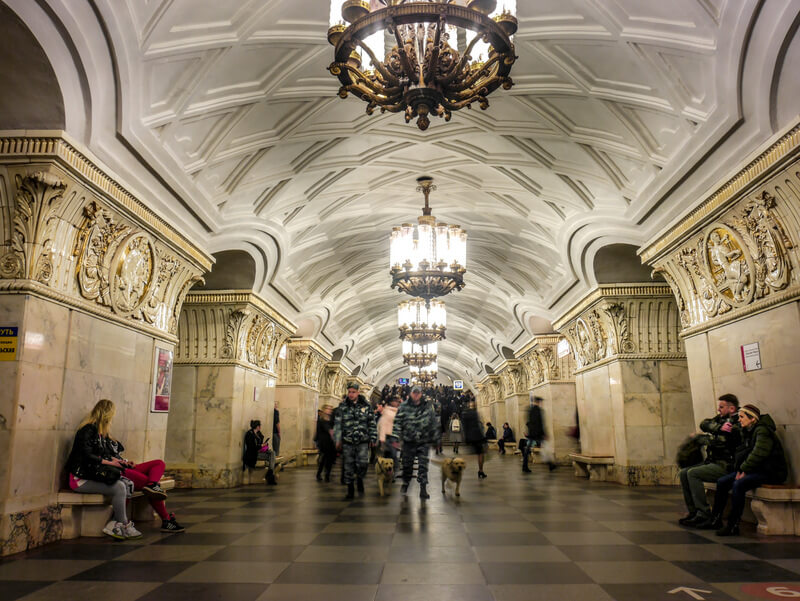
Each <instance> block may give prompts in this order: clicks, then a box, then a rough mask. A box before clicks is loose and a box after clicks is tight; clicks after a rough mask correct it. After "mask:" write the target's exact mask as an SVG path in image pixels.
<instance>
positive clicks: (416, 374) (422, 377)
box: [410, 361, 439, 382]
mask: <svg viewBox="0 0 800 601" xmlns="http://www.w3.org/2000/svg"><path fill="white" fill-rule="evenodd" d="M410 369H411V377H412V378H416V379H417V380H419V381H420V382H433V381H434V380H435V379H436V376H437V375H439V365H438V364H437V363H436V361H433V362H432V363H430V364H429V365H427V366H425V367H417V366H416V365H412V366H411V367H410Z"/></svg>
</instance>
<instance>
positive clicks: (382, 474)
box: [375, 457, 394, 496]
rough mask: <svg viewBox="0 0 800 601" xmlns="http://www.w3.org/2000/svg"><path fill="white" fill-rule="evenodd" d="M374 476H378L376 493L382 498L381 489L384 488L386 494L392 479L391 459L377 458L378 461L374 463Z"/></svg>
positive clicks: (382, 492) (392, 464) (392, 462)
mask: <svg viewBox="0 0 800 601" xmlns="http://www.w3.org/2000/svg"><path fill="white" fill-rule="evenodd" d="M375 475H376V476H378V492H379V493H380V495H381V496H383V495H384V488H383V487H384V486H386V493H388V492H389V490H388V487H389V486H390V485H391V484H392V479H393V478H394V461H393V460H392V459H391V457H378V461H377V462H376V463H375Z"/></svg>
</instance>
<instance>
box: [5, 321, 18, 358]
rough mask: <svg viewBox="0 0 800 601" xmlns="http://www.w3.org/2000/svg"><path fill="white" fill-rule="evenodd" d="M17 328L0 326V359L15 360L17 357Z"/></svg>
mask: <svg viewBox="0 0 800 601" xmlns="http://www.w3.org/2000/svg"><path fill="white" fill-rule="evenodd" d="M18 333H19V329H18V328H2V327H0V361H15V360H16V358H17V343H18V341H19V335H18Z"/></svg>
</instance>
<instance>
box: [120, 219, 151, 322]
mask: <svg viewBox="0 0 800 601" xmlns="http://www.w3.org/2000/svg"><path fill="white" fill-rule="evenodd" d="M155 263H156V254H155V248H154V247H153V241H152V240H151V239H150V236H148V235H147V234H144V233H141V232H138V233H135V234H131V235H130V236H128V237H127V238H125V239H124V240H123V241H122V242H121V243H120V244H119V247H118V248H117V251H116V253H114V258H113V259H112V261H111V281H110V292H111V306H112V307H113V308H114V311H116V312H117V313H119V314H120V315H131V314H132V313H134V312H135V311H136V310H137V309H138V308H139V307H140V306H141V305H142V304H143V303H144V301H145V300H146V298H147V293H148V292H149V290H150V284H151V282H152V280H153V272H154V268H155Z"/></svg>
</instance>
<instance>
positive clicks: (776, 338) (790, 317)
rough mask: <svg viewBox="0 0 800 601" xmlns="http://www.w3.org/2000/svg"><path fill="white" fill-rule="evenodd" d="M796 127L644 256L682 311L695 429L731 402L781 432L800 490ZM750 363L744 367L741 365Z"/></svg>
mask: <svg viewBox="0 0 800 601" xmlns="http://www.w3.org/2000/svg"><path fill="white" fill-rule="evenodd" d="M798 174H800V126H795V127H793V128H792V129H791V130H789V131H788V132H786V133H785V134H784V135H782V136H780V137H779V138H778V139H777V140H776V141H774V143H772V144H770V145H769V146H768V147H766V148H765V149H764V151H763V152H762V153H761V154H760V155H759V156H757V157H756V158H755V159H753V160H752V162H749V163H747V164H742V165H741V170H740V171H739V172H738V173H736V175H734V176H733V177H732V178H731V179H729V180H728V181H726V182H724V183H723V184H722V185H721V186H720V187H719V189H717V190H715V191H714V192H713V193H712V194H710V195H709V197H708V198H706V199H704V200H703V201H702V202H701V203H700V204H699V205H697V208H696V209H695V210H694V211H693V212H692V213H691V214H690V215H688V216H687V217H686V219H684V220H683V221H681V222H680V223H679V224H678V225H676V226H675V227H674V228H672V229H671V230H670V231H668V232H666V233H664V234H663V235H662V236H660V237H659V238H657V239H656V240H654V241H652V242H651V243H650V244H649V245H647V246H645V247H644V248H643V250H642V251H641V256H642V259H643V261H645V262H646V263H648V264H649V265H651V266H653V267H654V268H655V270H656V272H658V273H660V274H662V275H663V276H664V278H665V279H666V280H667V282H668V283H669V284H670V286H671V288H672V292H673V293H674V295H675V300H676V302H677V305H678V309H679V311H680V318H681V325H682V328H683V329H682V335H683V337H684V344H685V345H686V355H687V358H688V359H689V377H690V379H691V383H692V395H693V413H694V420H693V421H694V422H695V423H697V422H699V421H700V420H702V419H704V418H706V417H709V416H710V415H713V414H714V411H715V405H716V399H717V398H718V397H719V396H720V395H722V394H726V393H733V394H735V395H736V396H737V397H738V398H739V401H740V402H741V403H753V404H755V405H756V406H757V407H759V409H760V410H761V412H762V413H769V414H770V415H771V416H772V418H773V419H774V420H775V422H776V424H777V433H778V436H779V437H780V438H781V440H782V442H783V446H784V449H785V452H786V455H787V459H788V462H789V466H790V470H791V473H790V478H789V482H791V483H793V484H797V483H800V412H798V410H797V406H798V404H797V389H798V384H799V383H800V377H798V374H799V373H800V250H798V249H800V175H798ZM745 359H747V361H745Z"/></svg>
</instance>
